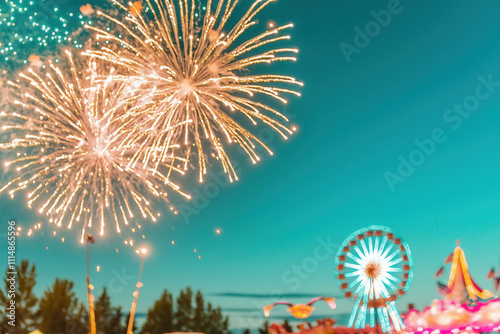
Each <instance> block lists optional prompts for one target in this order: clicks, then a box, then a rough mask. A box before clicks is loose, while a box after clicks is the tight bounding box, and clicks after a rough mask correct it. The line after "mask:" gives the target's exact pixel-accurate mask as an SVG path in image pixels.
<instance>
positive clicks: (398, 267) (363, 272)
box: [335, 225, 413, 333]
mask: <svg viewBox="0 0 500 334" xmlns="http://www.w3.org/2000/svg"><path fill="white" fill-rule="evenodd" d="M335 265H336V271H337V275H336V277H337V283H338V284H339V286H340V288H341V289H342V291H344V295H345V297H346V298H350V297H354V298H356V299H355V302H354V307H353V310H352V312H351V316H350V318H349V322H348V325H347V326H348V327H353V326H354V328H355V329H362V328H365V327H366V326H367V324H368V323H369V326H370V327H372V328H375V327H376V326H377V323H379V324H380V326H381V328H382V331H383V332H384V333H391V332H392V330H393V328H394V329H395V330H396V331H401V330H403V329H405V328H406V326H405V324H404V322H403V319H402V318H401V316H400V314H399V311H398V309H397V308H396V299H397V298H398V296H401V295H403V294H405V293H406V292H407V291H408V289H409V288H410V285H411V282H412V279H413V259H412V256H411V252H410V248H409V246H408V244H407V243H405V242H404V241H402V240H401V239H400V238H396V237H395V236H394V234H393V233H392V231H391V229H389V228H387V227H384V226H377V225H374V226H370V227H367V228H363V229H360V230H358V231H356V232H354V233H353V234H351V235H350V236H349V237H348V238H347V239H346V240H345V241H344V242H343V243H342V245H341V247H340V249H339V251H338V253H337V256H336V258H335Z"/></svg>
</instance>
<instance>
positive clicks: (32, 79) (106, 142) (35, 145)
mask: <svg viewBox="0 0 500 334" xmlns="http://www.w3.org/2000/svg"><path fill="white" fill-rule="evenodd" d="M66 53H67V55H68V63H67V68H68V70H67V71H63V70H61V68H60V67H58V66H56V65H55V64H53V63H50V68H48V69H47V70H46V71H45V73H44V74H43V73H41V72H36V71H34V70H32V69H29V70H28V71H27V73H26V74H21V77H22V79H23V80H22V81H21V82H17V83H13V82H9V84H10V85H12V86H15V87H16V88H18V89H19V91H20V92H23V96H22V97H21V98H20V99H19V100H16V101H15V102H14V103H15V105H18V106H20V107H21V108H22V112H17V111H14V112H10V113H5V112H2V113H1V114H0V116H1V118H2V123H3V124H4V125H3V126H2V130H3V131H4V132H5V133H7V134H9V136H10V140H9V141H8V142H6V143H2V144H0V149H3V150H9V151H10V150H13V151H14V152H15V154H16V158H14V159H12V160H10V161H7V162H6V163H5V166H6V167H7V168H15V172H17V176H16V177H14V178H13V179H11V180H10V181H9V182H7V183H6V184H5V185H4V186H3V187H2V188H0V193H1V192H4V191H8V193H9V194H10V196H11V197H14V194H15V193H17V192H18V191H20V190H25V191H26V192H27V197H28V199H27V203H28V206H29V207H30V208H31V207H32V206H34V205H37V209H38V211H39V212H40V213H43V214H46V215H47V216H49V218H50V219H49V221H50V222H51V223H53V224H55V225H56V226H58V227H60V226H62V225H63V224H64V225H65V226H67V227H68V228H71V227H72V226H73V225H74V224H75V222H81V224H82V242H83V237H84V235H85V232H86V230H88V229H91V228H93V227H94V225H97V228H99V234H100V235H102V234H103V233H104V228H105V221H106V220H107V219H109V220H112V221H114V223H115V226H116V230H117V232H120V225H121V224H125V225H129V221H130V219H132V218H134V216H135V212H140V214H141V215H142V217H143V218H149V219H151V220H152V221H156V220H157V216H158V215H159V214H154V213H153V209H152V205H151V201H152V199H154V198H162V199H164V200H167V190H174V191H176V192H179V193H181V192H180V190H179V187H178V186H177V185H176V184H175V183H173V182H172V181H171V180H170V176H171V174H172V173H176V172H181V173H182V171H179V170H178V169H177V168H175V167H174V166H173V164H174V163H175V162H176V160H177V158H175V157H174V156H173V155H172V154H171V153H169V154H168V157H167V159H166V161H167V160H168V163H167V164H164V165H163V169H161V170H160V169H158V168H155V169H153V168H152V166H150V165H148V164H146V163H140V162H139V163H136V164H135V165H134V166H135V167H133V168H132V167H130V166H129V162H130V157H132V156H133V155H134V153H135V151H134V150H135V148H134V147H133V146H132V145H129V146H127V145H124V144H123V138H124V137H126V136H127V135H128V130H127V127H128V125H129V124H130V122H131V119H130V117H129V116H130V113H131V110H133V108H131V107H130V106H133V105H134V103H133V101H134V99H135V97H134V95H135V94H134V91H133V89H131V88H130V87H126V86H125V85H124V84H123V83H120V82H118V81H116V80H114V79H113V76H114V75H115V73H114V71H113V70H112V69H108V70H106V72H103V70H102V66H98V63H97V62H96V61H95V60H92V59H90V60H88V62H87V63H86V64H85V65H82V66H78V65H76V64H75V61H74V60H73V57H72V55H71V53H70V52H68V51H67V52H66ZM104 74H105V75H104ZM103 78H104V79H103ZM30 86H31V88H30ZM169 152H171V148H170V149H169ZM181 194H182V193H181ZM183 195H184V194H183ZM185 196H187V195H185ZM139 226H140V225H139Z"/></svg>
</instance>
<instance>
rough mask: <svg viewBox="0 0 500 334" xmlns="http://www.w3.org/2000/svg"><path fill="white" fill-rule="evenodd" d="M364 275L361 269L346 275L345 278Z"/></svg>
mask: <svg viewBox="0 0 500 334" xmlns="http://www.w3.org/2000/svg"><path fill="white" fill-rule="evenodd" d="M362 273H363V270H361V269H359V270H356V271H353V272H350V273H346V274H345V277H353V276H360V275H361V274H362Z"/></svg>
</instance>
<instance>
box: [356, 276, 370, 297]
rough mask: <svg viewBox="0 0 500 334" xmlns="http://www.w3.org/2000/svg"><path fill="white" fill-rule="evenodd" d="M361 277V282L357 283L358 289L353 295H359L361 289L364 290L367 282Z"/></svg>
mask: <svg viewBox="0 0 500 334" xmlns="http://www.w3.org/2000/svg"><path fill="white" fill-rule="evenodd" d="M360 277H362V279H361V282H360V283H359V285H358V287H357V288H356V290H354V294H356V295H357V294H358V293H360V292H361V291H363V289H366V281H367V278H366V277H363V276H360Z"/></svg>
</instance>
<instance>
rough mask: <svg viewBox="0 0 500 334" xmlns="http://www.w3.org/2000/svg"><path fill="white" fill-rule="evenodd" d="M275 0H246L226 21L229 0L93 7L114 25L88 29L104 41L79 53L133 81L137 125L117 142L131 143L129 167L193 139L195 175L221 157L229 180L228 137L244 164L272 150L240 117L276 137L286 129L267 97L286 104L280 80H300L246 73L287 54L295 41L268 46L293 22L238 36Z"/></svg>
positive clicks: (150, 0) (163, 156)
mask: <svg viewBox="0 0 500 334" xmlns="http://www.w3.org/2000/svg"><path fill="white" fill-rule="evenodd" d="M274 1H275V0H257V1H254V2H253V4H251V6H250V8H249V9H248V11H247V12H246V13H245V14H244V15H243V16H242V17H241V18H240V19H239V20H237V22H236V23H235V24H234V25H232V24H231V25H230V24H229V22H233V21H234V19H233V18H232V17H231V16H232V15H233V13H234V11H235V8H236V5H237V3H238V1H237V0H218V2H213V1H212V0H208V1H207V3H206V6H204V8H203V9H204V10H205V13H204V14H203V13H202V9H201V7H199V6H197V5H196V3H197V2H196V1H195V0H145V1H144V2H145V5H144V7H143V6H142V5H141V6H139V4H140V3H139V4H138V2H134V3H132V2H130V3H129V4H128V5H127V6H125V5H123V4H121V3H119V2H117V1H114V3H115V4H116V5H118V6H119V7H120V8H121V10H122V13H123V16H122V17H112V16H110V15H108V14H106V13H103V12H101V11H100V12H98V15H100V16H102V17H105V18H107V19H108V20H109V21H110V24H113V25H115V26H116V28H114V29H101V28H98V27H92V26H87V28H89V29H92V30H94V31H96V32H97V36H96V37H97V39H98V40H101V41H102V40H105V41H106V43H110V44H106V45H112V46H109V47H108V46H106V47H103V48H102V49H101V50H88V51H87V52H86V53H85V54H87V55H91V56H94V57H98V58H101V59H104V60H105V61H108V62H111V63H113V64H115V65H119V66H120V67H121V68H122V69H124V70H126V71H127V74H126V75H124V76H120V77H119V78H117V79H121V80H124V81H126V82H128V83H129V84H131V85H135V86H136V87H139V86H140V87H141V88H142V93H141V94H142V100H141V105H142V108H139V109H135V115H134V117H135V124H134V126H135V129H136V130H135V131H133V132H131V133H130V134H129V135H128V136H127V138H126V139H125V141H124V143H125V144H126V145H132V144H134V145H139V149H138V150H137V151H136V153H135V154H134V156H133V158H132V159H131V162H130V166H133V164H134V163H136V162H139V161H140V162H142V163H148V162H150V161H151V162H153V163H154V166H155V168H159V166H161V165H162V164H164V163H166V162H168V161H169V158H168V152H169V150H170V147H171V146H172V145H180V146H181V148H182V149H183V150H185V151H186V152H187V154H188V157H189V154H190V152H191V147H194V148H195V149H194V150H193V153H197V157H198V163H197V165H198V168H199V174H200V181H202V180H203V175H204V174H206V173H207V162H208V160H207V158H208V156H213V157H214V158H215V159H217V160H219V161H220V163H221V164H222V166H223V168H224V171H225V172H226V173H228V175H229V178H230V180H231V181H232V180H233V179H237V175H236V173H235V170H234V168H233V165H232V163H231V160H230V158H229V156H228V153H227V147H226V146H227V144H230V143H236V144H237V145H239V146H240V147H241V148H242V149H243V150H244V152H245V153H246V154H247V155H248V156H249V157H250V159H251V161H252V162H253V163H257V161H259V160H260V157H259V155H258V150H257V148H258V147H259V146H260V147H263V148H265V150H267V151H268V152H269V153H270V154H272V152H271V150H270V149H269V148H268V147H267V146H266V145H265V144H264V143H263V142H262V141H261V140H259V138H258V137H257V136H256V135H255V134H253V133H252V132H251V131H250V130H249V129H248V125H253V126H256V125H258V124H259V123H263V124H266V125H267V126H269V127H271V128H272V129H274V130H275V131H277V132H278V133H279V134H280V135H281V136H282V137H283V138H285V139H286V138H287V136H288V135H290V134H292V133H293V131H292V129H289V128H288V127H287V126H286V125H285V123H286V122H288V119H287V118H286V117H285V115H283V114H282V113H280V112H278V111H277V110H276V109H275V108H274V107H272V106H271V105H270V103H271V102H274V101H279V102H281V103H287V100H286V99H285V98H284V97H283V95H286V94H293V95H297V96H300V94H299V93H298V92H296V91H295V90H292V89H290V88H287V87H290V86H293V85H298V86H302V83H300V82H298V81H297V80H296V79H295V78H293V77H290V76H286V75H276V74H252V73H251V71H250V70H254V69H255V65H258V64H270V63H273V62H277V61H295V60H296V58H295V56H294V54H296V53H297V52H298V50H297V49H295V48H286V47H275V45H276V44H277V43H279V42H282V41H286V40H288V39H290V36H288V35H285V34H284V31H286V30H288V29H290V28H292V27H293V25H292V24H287V25H284V26H279V27H274V25H272V26H270V27H269V28H267V29H266V30H265V31H263V32H261V33H260V34H258V35H254V37H252V38H249V39H248V38H245V36H248V35H247V34H249V29H250V28H251V27H253V26H254V25H256V24H257V22H256V21H255V17H256V15H257V14H258V13H259V12H260V11H261V10H263V9H264V8H265V7H267V6H268V5H269V4H270V3H272V2H274ZM262 69H264V70H266V71H267V69H265V68H261V69H259V71H262ZM257 97H259V98H257ZM266 97H267V98H266ZM267 102H270V103H267Z"/></svg>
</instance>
